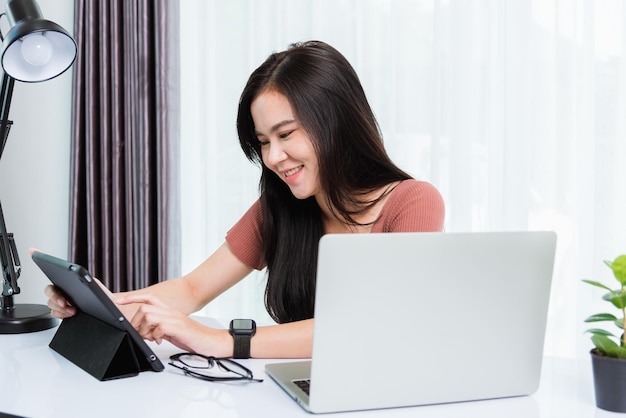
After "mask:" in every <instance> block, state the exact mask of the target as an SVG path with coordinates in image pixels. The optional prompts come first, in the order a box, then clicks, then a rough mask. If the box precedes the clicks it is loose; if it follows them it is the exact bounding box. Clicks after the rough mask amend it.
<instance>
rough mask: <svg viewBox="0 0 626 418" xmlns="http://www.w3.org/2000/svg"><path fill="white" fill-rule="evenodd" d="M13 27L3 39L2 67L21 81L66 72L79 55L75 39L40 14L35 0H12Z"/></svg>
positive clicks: (9, 9)
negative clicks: (77, 54)
mask: <svg viewBox="0 0 626 418" xmlns="http://www.w3.org/2000/svg"><path fill="white" fill-rule="evenodd" d="M6 15H7V18H8V20H9V25H10V27H11V28H10V29H9V32H8V33H7V35H6V36H5V37H4V39H3V41H2V57H1V61H2V68H3V69H4V71H5V72H6V73H7V74H8V75H10V76H11V77H13V78H14V79H16V80H19V81H25V82H39V81H46V80H50V79H51V78H54V77H56V76H58V75H60V74H63V73H64V72H65V70H67V69H68V68H69V67H70V66H71V65H72V63H73V62H74V59H75V58H76V51H77V48H76V42H74V39H73V38H72V37H71V36H70V35H69V34H68V33H67V31H65V29H63V28H62V27H61V26H59V25H57V24H56V23H54V22H51V21H49V20H46V19H44V18H43V17H42V15H41V10H40V9H39V5H38V4H37V2H36V1H35V0H9V1H8V2H7V8H6Z"/></svg>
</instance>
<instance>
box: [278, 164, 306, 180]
mask: <svg viewBox="0 0 626 418" xmlns="http://www.w3.org/2000/svg"><path fill="white" fill-rule="evenodd" d="M303 168H304V166H303V165H301V166H299V167H296V168H292V169H291V170H288V171H285V172H284V173H283V174H284V176H285V177H291V176H293V175H294V174H296V173H297V172H299V171H300V170H302V169H303Z"/></svg>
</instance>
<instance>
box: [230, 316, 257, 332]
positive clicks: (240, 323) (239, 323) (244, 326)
mask: <svg viewBox="0 0 626 418" xmlns="http://www.w3.org/2000/svg"><path fill="white" fill-rule="evenodd" d="M252 328H253V326H252V320H251V319H233V329H236V330H239V329H241V330H250V329H252Z"/></svg>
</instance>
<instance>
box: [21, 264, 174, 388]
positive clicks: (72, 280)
mask: <svg viewBox="0 0 626 418" xmlns="http://www.w3.org/2000/svg"><path fill="white" fill-rule="evenodd" d="M32 257H33V260H34V261H35V263H36V264H37V265H38V266H39V267H40V268H41V269H42V271H43V272H44V273H45V274H46V275H47V276H48V278H49V279H50V281H52V282H53V283H54V284H55V285H56V286H57V287H59V288H60V289H61V290H62V291H63V292H64V293H65V295H66V297H68V300H69V301H70V302H71V303H72V304H73V305H74V306H76V307H77V308H78V313H77V314H76V315H74V316H72V317H70V318H66V319H64V320H63V321H62V322H61V325H60V326H59V329H58V330H57V332H56V334H55V335H54V337H53V339H52V341H51V342H50V345H49V346H50V348H52V349H53V350H54V351H56V352H57V353H59V354H61V355H62V356H63V357H65V358H66V359H68V360H70V361H71V362H72V363H74V364H75V365H77V366H78V367H80V368H81V369H83V370H84V371H86V372H87V373H89V374H91V375H92V376H93V377H95V378H96V379H98V380H110V379H118V378H122V377H130V376H136V375H137V374H138V373H139V372H141V371H146V370H154V371H161V370H163V368H164V367H163V364H162V363H161V362H160V361H159V360H158V359H157V358H156V356H155V355H154V354H153V353H152V352H151V350H150V349H149V348H147V347H143V348H142V347H139V346H138V344H144V345H145V342H144V341H143V340H142V339H141V337H139V335H138V334H136V333H135V331H134V329H128V330H127V331H126V330H124V329H123V328H124V327H123V326H122V324H123V325H125V326H126V328H131V327H128V321H127V320H126V319H125V318H124V317H123V316H122V314H121V312H120V311H119V310H118V309H117V307H116V306H115V304H114V303H113V302H112V301H111V300H110V299H109V298H108V297H107V296H106V295H105V294H104V292H103V291H102V290H101V289H100V288H99V286H98V285H97V284H96V283H95V282H93V280H92V279H91V276H90V275H89V273H88V272H87V270H85V269H84V268H83V267H81V266H79V265H76V264H72V263H70V262H68V261H65V260H62V259H59V258H56V257H53V256H50V255H47V254H44V253H41V252H34V253H33V255H32ZM96 316H97V317H96ZM112 324H115V325H117V326H113V325H112ZM120 328H122V329H120ZM129 332H132V333H135V335H134V336H133V337H131V336H130V335H129ZM146 355H147V356H148V357H150V358H151V360H152V361H148V359H147V357H146Z"/></svg>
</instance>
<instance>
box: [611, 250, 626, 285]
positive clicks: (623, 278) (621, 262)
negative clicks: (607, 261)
mask: <svg viewBox="0 0 626 418" xmlns="http://www.w3.org/2000/svg"><path fill="white" fill-rule="evenodd" d="M611 270H613V275H614V276H615V278H616V279H617V280H618V281H619V282H620V283H621V284H622V286H625V285H626V255H620V256H619V257H617V258H616V259H615V260H613V262H612V263H611Z"/></svg>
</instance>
